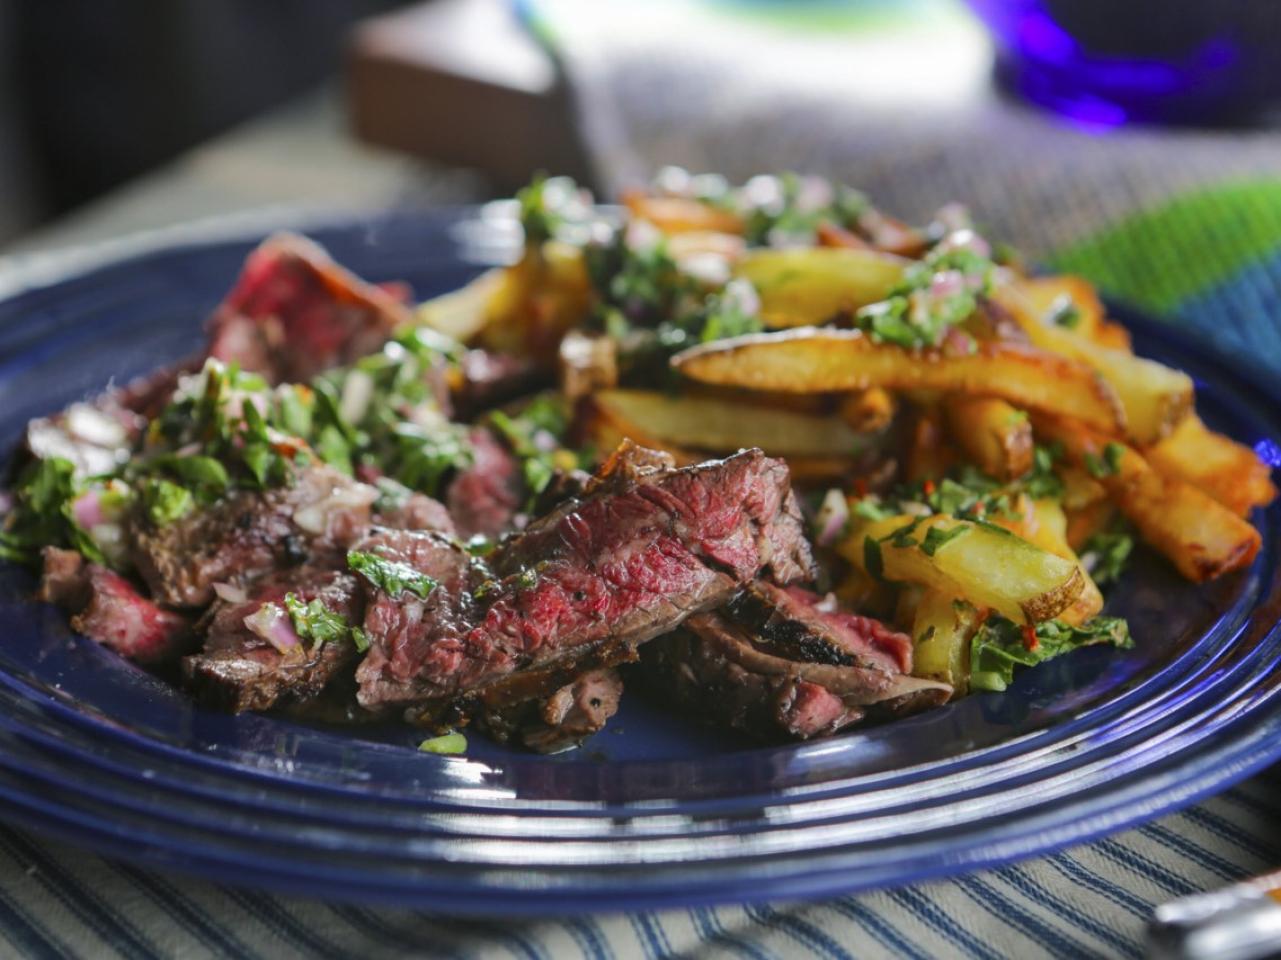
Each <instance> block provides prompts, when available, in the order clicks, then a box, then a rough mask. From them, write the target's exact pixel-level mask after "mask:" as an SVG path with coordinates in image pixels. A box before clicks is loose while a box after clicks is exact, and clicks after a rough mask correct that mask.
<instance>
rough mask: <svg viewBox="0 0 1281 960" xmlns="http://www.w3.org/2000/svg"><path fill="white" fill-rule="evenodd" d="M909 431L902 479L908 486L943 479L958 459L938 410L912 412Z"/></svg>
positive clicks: (928, 407) (931, 407)
mask: <svg viewBox="0 0 1281 960" xmlns="http://www.w3.org/2000/svg"><path fill="white" fill-rule="evenodd" d="M908 431H909V432H908V435H907V449H906V450H905V451H904V454H903V479H904V480H906V481H907V482H908V483H921V482H922V481H925V480H939V479H942V477H943V476H944V475H945V474H946V473H947V472H948V470H950V469H951V468H952V466H953V465H954V464H955V463H956V460H957V456H956V448H955V447H953V446H952V444H951V442H950V441H949V440H948V437H947V431H946V430H944V429H943V413H942V411H941V410H940V409H939V406H938V405H929V406H923V407H921V408H919V409H918V410H916V411H914V412H913V414H912V418H911V421H910V426H909V428H908Z"/></svg>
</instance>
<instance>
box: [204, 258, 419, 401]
mask: <svg viewBox="0 0 1281 960" xmlns="http://www.w3.org/2000/svg"><path fill="white" fill-rule="evenodd" d="M412 319H413V316H412V314H411V313H410V311H409V309H408V308H407V307H406V306H405V305H404V304H403V303H402V302H400V301H399V300H398V299H396V298H395V297H393V296H390V295H389V294H388V293H387V292H386V291H384V290H381V289H379V288H378V287H376V286H373V285H372V284H368V283H365V282H364V281H363V280H361V279H359V278H358V277H356V276H354V275H353V274H351V273H349V272H348V271H346V270H344V269H343V268H342V267H340V266H338V265H337V264H336V263H334V262H333V261H332V260H331V259H330V258H329V255H328V254H327V253H325V251H324V250H322V249H321V248H320V247H319V246H317V245H316V244H314V243H312V242H311V241H310V240H307V239H305V238H304V237H299V236H294V235H291V234H278V235H276V236H274V237H271V238H269V239H268V240H266V241H265V242H264V243H263V244H262V245H261V246H260V247H258V249H256V250H255V251H254V252H253V253H251V254H250V255H249V258H248V259H247V260H246V261H245V265H244V269H243V270H242V271H241V274H240V278H239V279H238V280H237V281H236V285H235V287H234V288H233V289H232V291H231V292H230V293H229V294H228V295H227V299H226V300H224V301H223V302H222V304H221V305H220V306H219V307H218V309H217V310H216V311H215V312H214V314H213V316H212V317H211V318H210V321H209V356H211V357H215V358H217V359H219V360H222V361H224V362H226V363H230V362H232V361H235V362H237V363H239V364H240V366H241V368H242V369H245V370H252V371H254V372H256V373H261V374H262V375H263V376H265V377H267V378H268V379H269V380H271V381H272V382H273V383H305V382H307V381H308V380H310V379H311V378H312V377H314V376H315V375H316V374H318V373H320V372H321V371H324V370H328V369H330V368H331V367H336V366H340V365H342V364H345V363H350V362H351V361H353V360H355V359H357V358H358V357H362V356H364V355H366V354H369V353H373V352H374V351H375V350H378V349H379V348H380V347H381V346H382V345H383V343H384V342H385V341H386V340H387V338H388V337H389V336H391V333H392V331H394V330H395V329H396V328H397V327H400V326H404V325H406V324H408V323H410V322H411V321H412Z"/></svg>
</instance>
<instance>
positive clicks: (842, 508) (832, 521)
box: [814, 488, 850, 547]
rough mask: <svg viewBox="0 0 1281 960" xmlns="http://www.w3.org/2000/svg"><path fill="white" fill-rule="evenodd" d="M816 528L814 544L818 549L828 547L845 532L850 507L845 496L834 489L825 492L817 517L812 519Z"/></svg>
mask: <svg viewBox="0 0 1281 960" xmlns="http://www.w3.org/2000/svg"><path fill="white" fill-rule="evenodd" d="M814 519H815V525H816V526H817V527H818V536H816V537H815V538H814V542H815V543H816V544H818V545H819V546H820V547H830V546H832V544H834V543H836V541H837V540H839V539H840V537H841V534H842V533H844V532H845V525H846V524H847V523H848V522H849V519H850V505H849V502H848V501H847V500H846V499H845V494H843V493H842V492H841V491H840V490H837V489H835V488H833V489H831V490H829V491H827V493H826V494H825V495H824V496H823V502H822V504H820V505H819V508H818V516H817V517H815V518H814Z"/></svg>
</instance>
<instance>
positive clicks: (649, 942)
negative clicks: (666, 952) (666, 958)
mask: <svg viewBox="0 0 1281 960" xmlns="http://www.w3.org/2000/svg"><path fill="white" fill-rule="evenodd" d="M627 922H628V923H629V924H630V925H631V928H632V933H633V934H634V935H635V937H636V942H637V943H638V944H640V948H641V951H642V952H643V953H644V954H645V960H653V958H655V957H661V956H663V949H662V947H660V946H659V945H658V940H657V938H656V937H655V936H654V931H653V930H651V929H650V927H649V922H648V921H647V920H646V919H645V917H644V915H642V914H639V913H629V914H627Z"/></svg>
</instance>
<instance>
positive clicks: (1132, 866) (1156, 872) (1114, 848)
mask: <svg viewBox="0 0 1281 960" xmlns="http://www.w3.org/2000/svg"><path fill="white" fill-rule="evenodd" d="M1094 849H1096V850H1097V851H1098V852H1099V853H1101V854H1103V855H1104V856H1105V857H1107V858H1108V859H1109V860H1111V861H1112V862H1113V863H1117V864H1120V865H1121V866H1123V867H1125V868H1126V869H1127V870H1132V871H1134V872H1135V873H1137V874H1139V876H1141V877H1145V878H1147V879H1148V880H1151V881H1152V882H1153V883H1155V884H1156V885H1157V886H1159V887H1164V888H1165V889H1166V890H1169V891H1170V892H1171V893H1178V894H1185V893H1196V892H1197V888H1196V887H1194V886H1193V885H1192V884H1190V883H1188V882H1187V881H1186V880H1185V879H1183V878H1182V877H1180V876H1177V875H1175V874H1173V873H1171V872H1170V871H1169V870H1167V869H1165V867H1163V866H1161V865H1160V864H1159V863H1156V862H1154V861H1152V860H1149V859H1148V858H1147V857H1145V856H1143V855H1142V854H1140V853H1135V852H1133V851H1132V850H1127V849H1126V848H1125V847H1123V846H1121V844H1119V843H1117V842H1116V841H1115V840H1112V839H1105V840H1099V841H1098V842H1097V843H1096V844H1095V847H1094Z"/></svg>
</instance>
